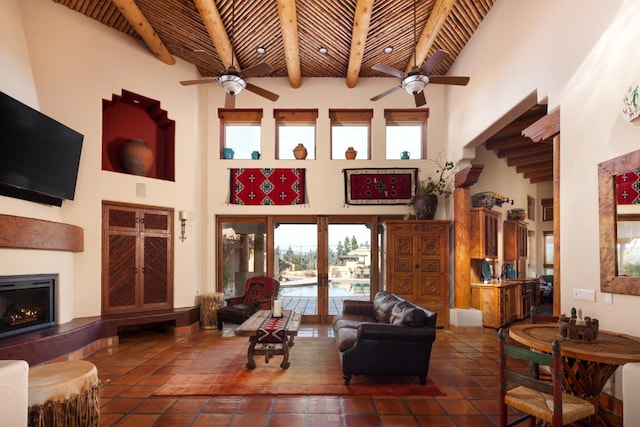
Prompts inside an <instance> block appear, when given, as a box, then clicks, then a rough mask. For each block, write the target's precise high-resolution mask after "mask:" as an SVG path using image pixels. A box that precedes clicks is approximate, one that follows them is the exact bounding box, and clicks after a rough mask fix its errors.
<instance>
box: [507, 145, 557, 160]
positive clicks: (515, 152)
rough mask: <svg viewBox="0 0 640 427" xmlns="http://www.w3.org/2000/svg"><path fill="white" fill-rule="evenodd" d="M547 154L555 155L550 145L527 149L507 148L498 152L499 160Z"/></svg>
mask: <svg viewBox="0 0 640 427" xmlns="http://www.w3.org/2000/svg"><path fill="white" fill-rule="evenodd" d="M545 153H553V147H551V146H550V145H548V144H531V145H529V146H526V147H516V148H505V149H502V150H498V153H497V154H498V158H499V159H504V158H505V157H507V158H511V157H522V156H527V155H537V154H545Z"/></svg>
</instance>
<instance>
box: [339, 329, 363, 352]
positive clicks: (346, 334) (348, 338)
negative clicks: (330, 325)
mask: <svg viewBox="0 0 640 427" xmlns="http://www.w3.org/2000/svg"><path fill="white" fill-rule="evenodd" d="M357 337H358V329H353V328H340V329H338V331H337V332H336V342H337V343H338V350H340V351H342V352H344V351H346V350H349V349H350V348H351V347H353V344H355V342H356V338H357Z"/></svg>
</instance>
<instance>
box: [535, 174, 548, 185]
mask: <svg viewBox="0 0 640 427" xmlns="http://www.w3.org/2000/svg"><path fill="white" fill-rule="evenodd" d="M549 181H553V174H551V175H548V176H541V177H538V178H530V179H529V182H530V183H532V184H538V183H540V182H549Z"/></svg>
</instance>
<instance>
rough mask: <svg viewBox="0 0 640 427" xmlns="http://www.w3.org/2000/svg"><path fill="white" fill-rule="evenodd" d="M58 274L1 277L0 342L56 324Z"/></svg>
mask: <svg viewBox="0 0 640 427" xmlns="http://www.w3.org/2000/svg"><path fill="white" fill-rule="evenodd" d="M57 281H58V275H57V274H31V275H21V276H0V338H4V337H8V336H11V335H16V334H22V333H25V332H29V331H35V330H38V329H43V328H48V327H50V326H54V325H55V324H56V316H55V307H56V306H55V286H56V282H57Z"/></svg>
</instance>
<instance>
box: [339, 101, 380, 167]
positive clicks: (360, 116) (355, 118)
mask: <svg viewBox="0 0 640 427" xmlns="http://www.w3.org/2000/svg"><path fill="white" fill-rule="evenodd" d="M329 120H330V122H331V123H330V129H331V136H330V139H331V144H330V147H329V152H330V153H331V154H330V155H331V158H332V159H333V160H336V159H334V158H333V154H332V153H333V127H334V126H336V125H356V124H361V125H366V126H367V129H368V131H367V152H368V153H367V159H368V160H370V159H371V121H372V120H373V108H362V109H359V108H354V109H350V108H331V109H329Z"/></svg>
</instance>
